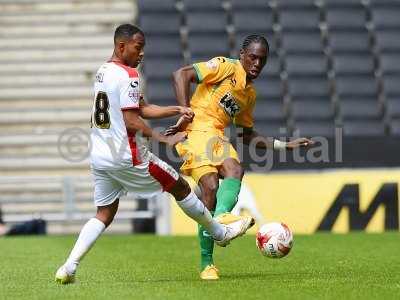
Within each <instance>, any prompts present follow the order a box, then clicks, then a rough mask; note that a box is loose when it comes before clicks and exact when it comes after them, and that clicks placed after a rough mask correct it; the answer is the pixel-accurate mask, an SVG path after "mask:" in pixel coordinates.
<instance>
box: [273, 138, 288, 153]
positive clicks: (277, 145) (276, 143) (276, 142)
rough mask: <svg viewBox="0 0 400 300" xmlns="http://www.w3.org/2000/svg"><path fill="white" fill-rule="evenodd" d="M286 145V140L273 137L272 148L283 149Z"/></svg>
mask: <svg viewBox="0 0 400 300" xmlns="http://www.w3.org/2000/svg"><path fill="white" fill-rule="evenodd" d="M286 146H287V143H286V142H282V141H280V140H277V139H274V150H285V149H286Z"/></svg>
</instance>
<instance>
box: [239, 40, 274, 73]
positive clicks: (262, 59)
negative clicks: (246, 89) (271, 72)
mask: <svg viewBox="0 0 400 300" xmlns="http://www.w3.org/2000/svg"><path fill="white" fill-rule="evenodd" d="M267 57H268V51H267V49H266V47H264V46H263V44H262V43H251V44H250V45H249V46H248V47H247V49H245V50H243V49H241V50H240V61H241V63H242V66H243V69H244V70H245V71H246V74H247V78H248V79H250V80H253V79H256V78H257V77H258V75H260V73H261V71H262V69H263V68H264V66H265V64H266V62H267Z"/></svg>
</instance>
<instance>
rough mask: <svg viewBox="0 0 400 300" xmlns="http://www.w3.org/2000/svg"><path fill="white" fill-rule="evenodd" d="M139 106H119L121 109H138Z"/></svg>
mask: <svg viewBox="0 0 400 300" xmlns="http://www.w3.org/2000/svg"><path fill="white" fill-rule="evenodd" d="M139 108H140V107H139V106H127V107H121V110H131V109H139Z"/></svg>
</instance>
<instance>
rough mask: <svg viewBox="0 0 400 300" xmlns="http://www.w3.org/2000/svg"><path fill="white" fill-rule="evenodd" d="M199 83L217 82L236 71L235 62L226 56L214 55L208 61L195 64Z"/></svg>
mask: <svg viewBox="0 0 400 300" xmlns="http://www.w3.org/2000/svg"><path fill="white" fill-rule="evenodd" d="M193 67H194V69H195V71H196V74H197V82H198V83H202V82H205V83H211V84H213V83H217V82H220V81H222V80H224V79H225V78H227V77H229V76H231V75H232V74H234V73H235V63H234V62H232V60H231V59H228V58H225V57H222V56H220V57H214V58H213V59H211V60H209V61H207V62H200V63H195V64H193Z"/></svg>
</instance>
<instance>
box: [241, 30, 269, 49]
mask: <svg viewBox="0 0 400 300" xmlns="http://www.w3.org/2000/svg"><path fill="white" fill-rule="evenodd" d="M253 43H260V44H262V45H263V46H264V47H265V48H266V49H267V51H268V53H269V44H268V41H267V39H266V38H265V37H263V36H262V35H259V34H251V35H248V36H246V38H245V39H244V41H243V44H242V49H243V50H246V49H247V48H248V47H249V46H250V45H251V44H253Z"/></svg>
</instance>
